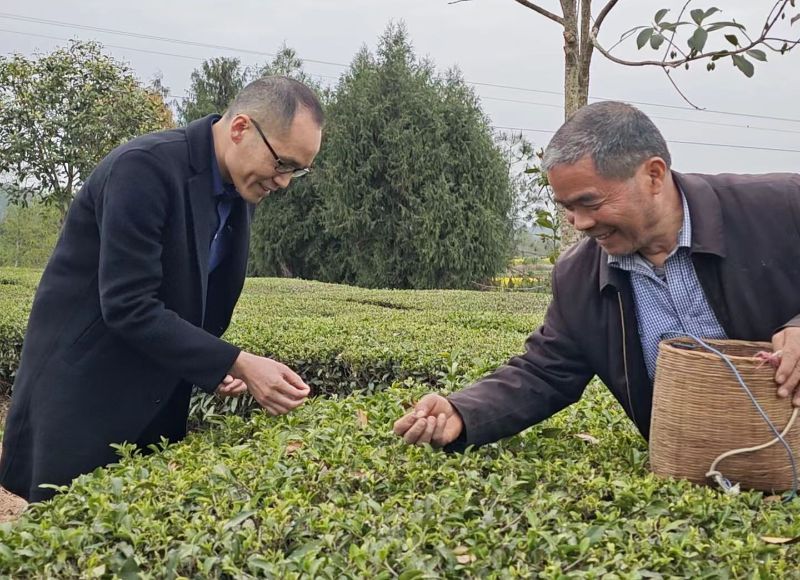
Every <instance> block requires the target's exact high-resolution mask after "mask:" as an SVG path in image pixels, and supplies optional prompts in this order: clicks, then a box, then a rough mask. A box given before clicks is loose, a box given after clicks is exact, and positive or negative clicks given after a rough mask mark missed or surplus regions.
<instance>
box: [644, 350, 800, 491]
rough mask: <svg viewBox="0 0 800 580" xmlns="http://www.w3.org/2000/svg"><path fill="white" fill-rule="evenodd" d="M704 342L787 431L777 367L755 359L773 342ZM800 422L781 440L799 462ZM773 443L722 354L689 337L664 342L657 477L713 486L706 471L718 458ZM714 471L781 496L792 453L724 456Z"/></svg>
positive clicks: (771, 450) (788, 481)
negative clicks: (734, 368)
mask: <svg viewBox="0 0 800 580" xmlns="http://www.w3.org/2000/svg"><path fill="white" fill-rule="evenodd" d="M706 342H707V343H708V344H709V345H710V346H712V347H714V348H715V349H717V350H719V351H720V352H722V353H723V354H725V355H726V356H727V357H728V358H729V360H730V361H731V362H732V363H733V364H734V366H735V367H736V368H737V370H738V371H739V373H740V374H741V376H742V379H743V380H744V382H745V384H746V385H747V386H748V387H749V388H750V391H751V392H752V393H753V396H754V397H755V399H756V400H757V401H758V403H759V405H761V407H762V409H764V412H765V413H766V414H767V416H768V417H769V418H770V420H771V421H772V423H773V424H774V425H775V427H776V428H777V429H778V431H779V432H780V431H783V429H784V428H785V427H786V425H787V424H788V422H789V420H790V418H791V415H792V405H791V401H790V400H789V399H779V398H778V397H777V385H776V384H775V369H774V368H773V367H771V366H770V365H769V364H764V363H763V361H761V360H758V359H755V358H753V357H754V355H755V354H756V353H757V352H759V351H767V352H771V351H772V345H771V344H769V343H765V342H746V341H738V340H708V341H706ZM798 423H800V421H797V422H796V423H795V424H793V425H792V428H791V429H790V431H789V432H788V433H787V434H786V436H785V437H784V439H785V440H786V442H787V443H788V444H789V446H790V447H791V449H792V452H793V453H794V456H795V458H796V460H797V461H800V457H798V452H800V426H798ZM774 438H775V436H774V434H773V432H772V430H771V429H770V428H769V427H768V425H767V424H766V422H765V421H764V419H763V418H762V417H761V414H760V413H759V412H758V410H757V409H756V408H755V406H754V405H753V403H752V401H751V400H750V398H749V397H748V395H747V393H745V391H744V389H742V387H741V385H740V384H739V381H738V380H736V377H735V375H734V374H733V371H731V369H730V367H728V365H726V364H725V362H724V361H723V360H722V359H721V358H720V357H719V356H718V355H716V354H714V353H712V352H710V351H708V350H707V349H705V348H703V347H702V346H701V345H700V344H698V343H697V342H695V341H694V340H692V339H691V338H675V339H669V340H664V341H662V342H661V344H660V345H659V354H658V362H657V364H656V376H655V385H654V392H653V413H652V419H651V423H650V468H651V470H652V471H653V473H655V474H656V475H659V476H665V477H677V478H681V479H688V480H689V481H692V482H694V483H698V484H706V483H710V480H709V479H708V478H707V477H706V473H707V472H708V471H709V468H710V467H711V464H712V463H713V462H714V460H715V459H716V458H717V457H719V456H720V455H721V454H723V453H725V452H728V451H731V450H734V449H741V448H746V447H754V446H758V445H762V444H764V443H768V442H769V441H771V440H772V439H774ZM717 470H718V471H720V472H721V473H722V474H723V475H724V476H725V477H726V478H727V479H728V480H730V481H731V482H732V483H739V484H740V486H741V487H742V488H744V489H756V490H761V491H771V492H778V491H783V490H787V489H790V488H791V487H792V483H793V482H792V469H791V463H790V460H789V456H788V454H787V452H786V448H785V447H784V446H783V445H781V444H780V442H778V443H775V444H774V445H771V446H770V447H767V448H766V449H762V450H759V451H754V452H750V453H744V454H740V455H735V456H732V457H729V458H726V459H723V460H722V461H721V462H720V463H719V465H718V466H717Z"/></svg>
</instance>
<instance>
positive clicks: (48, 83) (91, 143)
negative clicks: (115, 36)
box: [0, 41, 172, 216]
mask: <svg viewBox="0 0 800 580" xmlns="http://www.w3.org/2000/svg"><path fill="white" fill-rule="evenodd" d="M171 125H172V113H171V112H170V111H169V109H168V108H167V107H166V106H165V104H164V100H163V99H162V97H161V95H160V94H158V93H156V92H155V91H152V90H149V89H146V88H144V87H142V86H141V85H140V83H139V81H138V80H137V79H136V77H135V76H134V75H133V73H132V72H131V70H130V68H129V67H128V66H127V65H126V64H124V63H121V62H118V61H116V60H114V59H113V58H111V57H109V56H107V55H105V54H103V52H102V51H101V48H100V45H98V44H97V43H93V42H79V41H73V42H72V43H71V44H70V45H69V46H68V47H66V48H60V49H57V50H55V51H53V52H51V53H49V54H43V55H36V56H35V57H34V58H31V59H29V58H27V57H25V56H23V55H20V54H15V55H11V56H7V57H6V56H3V57H0V173H8V175H9V176H10V177H11V178H12V179H13V180H14V184H15V187H13V188H10V189H8V190H7V192H8V193H9V195H11V196H12V201H15V202H19V201H21V200H23V199H30V198H31V197H41V198H42V199H43V200H44V201H45V202H47V203H51V204H53V205H55V206H56V207H58V208H59V210H60V211H61V215H62V216H63V215H64V214H66V211H67V208H68V207H69V204H70V203H71V202H72V196H73V195H74V193H75V191H76V190H77V188H78V187H79V186H80V184H81V183H82V182H83V181H84V180H85V179H86V178H87V177H88V176H89V173H90V172H91V171H92V170H93V169H94V167H95V165H97V163H98V162H99V161H100V159H102V158H103V157H104V156H105V155H106V154H107V153H108V152H109V151H111V150H112V149H113V148H114V147H116V146H118V145H120V144H122V143H124V142H125V141H128V140H129V139H132V138H133V137H136V136H138V135H142V134H144V133H149V132H151V131H156V130H159V129H164V128H167V127H169V126H171Z"/></svg>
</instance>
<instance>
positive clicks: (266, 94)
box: [225, 76, 325, 132]
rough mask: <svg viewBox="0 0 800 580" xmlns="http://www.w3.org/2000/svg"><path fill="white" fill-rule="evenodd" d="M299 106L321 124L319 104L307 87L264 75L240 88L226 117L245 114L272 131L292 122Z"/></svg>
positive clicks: (278, 130)
mask: <svg viewBox="0 0 800 580" xmlns="http://www.w3.org/2000/svg"><path fill="white" fill-rule="evenodd" d="M298 107H303V108H305V109H307V110H308V112H309V113H311V117H312V118H313V119H314V122H315V123H316V124H317V125H319V126H320V127H322V125H323V124H324V123H325V115H324V113H323V111H322V105H321V104H320V102H319V99H318V98H317V95H316V94H315V93H314V91H312V90H311V89H310V88H309V87H308V86H306V85H305V84H303V83H301V82H300V81H297V80H295V79H292V78H289V77H283V76H266V77H261V78H260V79H257V80H254V81H253V82H251V83H250V84H249V85H247V86H246V87H245V88H243V89H242V90H241V91H239V94H238V95H236V98H235V99H234V100H233V102H232V103H231V104H230V106H229V107H228V110H227V111H225V117H226V118H227V119H230V118H231V117H234V116H236V115H239V114H241V113H244V114H246V115H250V116H252V117H254V118H255V119H256V120H257V121H258V122H259V123H263V124H265V125H266V126H267V127H269V128H270V130H271V131H277V132H283V131H286V130H287V129H288V128H289V126H290V125H291V123H292V120H293V119H294V116H295V115H296V114H297V108H298Z"/></svg>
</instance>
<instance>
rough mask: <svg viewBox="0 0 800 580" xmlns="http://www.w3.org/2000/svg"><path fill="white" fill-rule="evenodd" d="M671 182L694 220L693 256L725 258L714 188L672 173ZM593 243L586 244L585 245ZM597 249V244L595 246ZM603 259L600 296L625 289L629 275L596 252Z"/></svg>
mask: <svg viewBox="0 0 800 580" xmlns="http://www.w3.org/2000/svg"><path fill="white" fill-rule="evenodd" d="M672 178H673V180H674V181H675V184H676V185H677V186H678V188H679V189H680V191H681V193H682V194H683V195H684V197H685V198H686V203H687V205H688V206H689V215H690V216H691V218H692V246H691V253H692V254H713V255H715V256H719V257H720V258H724V257H725V256H726V249H725V237H724V235H723V225H724V224H723V219H722V207H721V205H720V202H719V197H718V196H717V193H716V192H715V191H714V189H713V188H712V187H711V185H710V184H709V183H708V181H706V180H705V179H704V177H703V176H702V175H699V174H683V173H678V172H677V171H673V172H672ZM589 242H591V243H594V242H592V241H591V240H587V241H586V242H584V243H589ZM595 245H596V244H595ZM597 250H598V252H599V254H600V256H599V260H600V269H599V270H600V271H599V275H598V282H599V289H600V292H603V290H605V289H606V287H608V286H613V287H614V288H616V289H620V288H622V287H624V286H623V285H624V284H625V283H626V281H627V275H626V273H625V272H622V271H621V270H619V269H618V268H611V267H610V266H609V265H608V254H606V253H605V251H603V250H602V249H601V248H597Z"/></svg>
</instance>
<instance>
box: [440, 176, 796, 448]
mask: <svg viewBox="0 0 800 580" xmlns="http://www.w3.org/2000/svg"><path fill="white" fill-rule="evenodd" d="M673 177H674V179H675V181H676V183H677V184H678V185H679V186H680V188H681V191H682V192H683V193H684V195H685V196H686V200H687V203H688V206H689V215H690V216H691V220H692V247H691V257H692V262H693V263H694V267H695V270H696V271H697V276H698V278H699V279H700V283H701V285H702V287H703V290H704V291H705V295H706V298H707V299H708V301H709V303H710V305H711V307H712V309H713V310H714V312H715V313H716V315H717V319H718V320H719V322H720V324H722V326H723V328H724V329H725V332H726V333H727V335H728V337H729V338H732V339H746V340H765V341H769V340H770V339H771V338H772V335H773V334H774V333H775V332H776V331H777V330H778V329H780V328H781V327H785V326H800V174H793V173H783V174H769V175H730V174H727V175H699V174H686V175H682V174H679V173H674V172H673ZM607 259H608V255H607V254H606V253H605V252H604V251H603V250H602V249H601V248H600V247H599V246H598V245H597V244H596V243H595V241H594V240H592V239H589V238H586V239H584V240H582V241H581V242H580V243H578V244H576V245H575V246H574V247H573V248H571V249H570V250H569V251H568V252H566V253H565V254H564V255H563V256H562V257H561V259H560V260H559V261H558V263H557V264H556V267H555V269H554V271H553V300H552V302H551V304H550V306H549V308H548V310H547V314H546V316H545V320H544V324H543V325H542V326H541V328H539V329H538V330H536V331H535V332H534V333H533V334H531V335H530V336H529V337H528V340H527V342H526V352H525V353H524V354H522V355H520V356H516V357H514V358H512V359H511V360H510V361H509V362H508V363H507V364H505V365H503V366H502V367H500V368H499V369H497V370H496V371H495V372H494V373H492V374H490V375H488V376H486V377H485V378H483V379H481V380H479V381H478V382H477V383H475V384H473V385H472V386H470V387H468V388H466V389H464V390H462V391H460V392H457V393H454V394H452V395H450V397H449V400H450V402H451V403H452V404H453V405H454V406H455V407H456V409H457V410H458V412H459V413H460V414H461V416H462V418H463V419H464V425H465V431H464V432H463V433H462V436H461V437H460V438H459V439H458V440H457V441H456V442H454V443H453V444H452V445H451V446H450V448H452V449H463V448H464V447H466V446H467V445H482V444H485V443H490V442H492V441H496V440H498V439H501V438H503V437H508V436H510V435H514V434H515V433H519V432H520V431H522V430H523V429H526V428H527V427H530V426H531V425H533V424H535V423H538V422H540V421H542V420H544V419H546V418H548V417H550V416H551V415H553V414H555V413H557V412H558V411H560V410H561V409H563V408H564V407H566V406H567V405H570V404H572V403H574V402H576V401H577V400H578V399H580V397H581V395H582V394H583V391H584V389H585V387H586V385H587V383H588V382H589V381H590V380H591V379H592V377H593V376H594V375H597V376H598V377H599V378H600V379H601V380H602V381H603V382H604V383H605V384H606V386H607V387H608V389H609V390H610V391H611V392H612V393H613V395H614V396H615V397H616V399H617V400H618V401H619V402H620V404H621V405H622V407H623V408H624V409H625V412H626V413H627V414H628V416H629V417H630V418H631V420H633V422H634V423H635V424H636V426H637V427H638V428H639V431H640V432H641V433H642V435H643V436H644V437H645V438H647V437H648V434H649V430H650V407H651V403H652V384H651V383H650V379H649V377H648V375H647V370H646V368H645V364H644V357H643V354H642V347H641V343H640V341H639V332H638V324H637V321H636V311H635V308H634V303H633V294H632V290H631V285H630V281H629V278H628V274H627V273H626V272H623V271H620V270H616V269H614V268H609V267H608V263H607ZM709 403H713V401H710V402H709Z"/></svg>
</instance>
